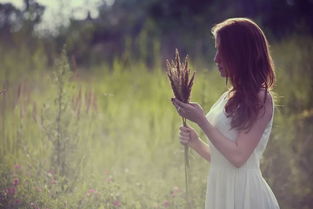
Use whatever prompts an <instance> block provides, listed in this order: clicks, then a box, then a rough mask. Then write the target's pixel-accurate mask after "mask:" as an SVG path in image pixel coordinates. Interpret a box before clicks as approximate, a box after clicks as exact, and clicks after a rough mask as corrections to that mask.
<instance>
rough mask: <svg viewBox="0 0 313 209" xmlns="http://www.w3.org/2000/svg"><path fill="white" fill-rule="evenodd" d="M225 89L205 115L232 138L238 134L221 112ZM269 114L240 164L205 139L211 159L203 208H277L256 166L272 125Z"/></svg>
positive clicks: (224, 100)
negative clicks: (244, 159)
mask: <svg viewBox="0 0 313 209" xmlns="http://www.w3.org/2000/svg"><path fill="white" fill-rule="evenodd" d="M226 102H227V92H225V93H224V94H223V95H222V96H221V97H220V98H219V99H218V101H217V102H216V103H215V104H214V105H213V106H212V107H211V109H210V111H209V112H208V113H207V115H206V117H207V119H208V121H209V122H210V123H211V124H212V125H213V126H214V127H216V128H217V129H218V130H219V131H221V133H223V134H224V136H226V137H227V138H228V139H229V140H232V141H234V140H235V139H236V137H237V135H238V132H237V131H236V130H233V129H232V130H230V127H231V126H230V121H231V119H230V118H227V117H226V115H225V110H224V107H225V104H226ZM273 116H274V104H273V115H272V118H271V120H270V121H269V123H268V125H267V126H266V128H265V130H264V133H263V135H262V138H261V139H260V141H259V143H258V145H257V146H256V148H255V150H254V151H253V152H252V154H251V156H250V157H249V159H248V160H247V161H246V163H245V164H244V165H243V166H241V167H240V168H236V167H235V166H233V165H232V164H231V163H230V162H229V161H228V160H227V159H226V158H225V157H224V155H223V154H222V153H221V152H219V150H217V149H216V147H214V145H213V144H212V143H211V142H210V140H209V145H210V152H211V163H210V169H209V175H208V185H207V193H206V201H205V209H279V205H278V203H277V200H276V198H275V196H274V194H273V192H272V190H271V188H270V187H269V186H268V184H267V183H266V181H265V180H264V178H263V176H262V173H261V170H260V159H261V158H262V154H263V152H264V150H265V148H266V144H267V142H268V139H269V135H270V133H271V129H272V123H273Z"/></svg>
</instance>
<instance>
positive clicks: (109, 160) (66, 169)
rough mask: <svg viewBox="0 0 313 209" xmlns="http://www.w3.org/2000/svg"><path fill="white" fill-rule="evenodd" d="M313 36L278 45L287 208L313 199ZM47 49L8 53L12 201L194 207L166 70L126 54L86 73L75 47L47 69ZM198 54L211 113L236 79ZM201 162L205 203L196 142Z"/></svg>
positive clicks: (199, 88)
mask: <svg viewBox="0 0 313 209" xmlns="http://www.w3.org/2000/svg"><path fill="white" fill-rule="evenodd" d="M312 46H313V40H312V38H311V37H291V38H289V39H285V40H284V41H283V42H279V43H275V44H273V45H272V48H271V50H272V53H273V55H274V61H275V63H276V69H277V70H276V73H277V85H276V87H275V89H274V91H275V92H276V93H277V95H278V96H277V99H278V101H277V102H276V104H277V105H278V106H277V107H276V111H275V122H274V126H273V132H272V135H271V139H270V141H269V144H268V148H267V150H266V153H265V155H264V159H263V162H262V170H263V174H264V176H265V177H266V179H267V181H268V183H269V185H270V186H271V188H272V189H273V190H274V193H275V195H276V196H277V198H278V201H279V203H280V206H281V208H285V209H291V208H312V188H313V185H312V183H311V181H310V178H311V176H312V175H313V173H312V168H311V166H310V165H311V164H312V160H313V159H312V157H313V155H312V152H311V148H312V146H313V145H312V140H311V139H312V133H311V127H312V125H311V124H312V116H313V113H312V109H313V106H312V100H311V92H312V72H313V71H312V61H311V58H310V56H311V53H312V51H313V49H312ZM35 54H36V56H29V54H27V50H21V51H19V52H16V53H13V52H8V53H7V54H4V61H3V62H2V63H0V64H1V65H0V73H1V83H0V84H1V88H6V89H7V92H6V94H1V97H0V111H1V119H0V127H1V133H0V134H1V135H0V137H1V141H0V145H1V146H0V157H1V158H0V208H12V209H13V208H14V209H15V208H19V209H21V208H38V207H39V208H50V209H59V208H75V209H76V208H82V209H85V208H95V209H98V208H105V209H107V208H109V209H116V208H126V209H127V208H129V209H134V208H137V209H139V208H142V209H146V208H149V209H150V208H155V209H157V208H158V209H161V208H162V209H163V208H173V209H174V208H182V207H183V206H184V197H185V193H184V155H183V154H184V153H183V147H182V146H181V145H180V144H179V141H178V128H179V126H180V125H181V119H180V118H179V117H178V116H177V114H176V112H175V110H174V108H173V107H172V104H171V102H170V98H171V97H172V93H171V89H170V86H169V83H168V81H167V78H166V74H165V72H164V71H163V70H162V69H161V68H151V67H150V68H148V67H147V66H146V65H145V64H144V63H141V62H137V63H135V62H134V61H132V62H128V63H125V60H119V59H115V60H114V62H113V65H112V67H110V65H108V64H103V65H101V66H94V67H93V68H92V69H88V70H89V71H88V73H86V72H87V71H86V70H85V71H84V70H82V69H80V68H79V67H77V66H76V67H75V65H74V64H72V63H71V67H69V65H68V61H67V58H66V56H65V55H64V54H63V55H62V56H60V57H59V58H57V60H58V61H57V62H56V66H55V68H47V67H45V64H44V63H45V62H44V61H43V60H42V59H41V56H42V53H40V48H39V49H38V51H37V52H36V53H35ZM31 55H32V54H31ZM16 57H19V60H18V61H17V59H16ZM24 59H25V60H24ZM154 59H155V60H160V57H155V58H154ZM191 61H193V59H191ZM191 64H192V65H191V68H192V69H193V70H196V71H197V78H196V81H195V83H194V87H193V93H192V100H193V101H197V102H199V103H201V105H202V106H203V107H204V109H205V110H206V111H208V110H209V108H210V106H211V105H212V104H213V102H214V101H216V99H217V98H218V96H219V95H220V94H221V93H222V92H223V91H225V89H226V86H225V81H224V80H223V79H222V78H220V76H219V74H218V71H217V70H216V68H215V67H212V66H210V67H209V68H210V70H207V69H195V68H194V66H196V65H197V64H198V63H191ZM71 70H72V71H71ZM30 72H31V73H30ZM195 128H196V127H195ZM198 131H199V130H198ZM199 133H200V135H201V138H202V139H204V140H205V136H204V135H203V133H202V132H200V131H199ZM190 161H191V162H190V165H191V173H192V176H191V179H192V185H191V188H190V191H191V193H192V194H191V195H192V200H193V205H194V208H195V209H198V208H199V209H200V208H203V207H204V199H205V191H206V180H207V178H206V177H207V171H208V169H209V164H208V163H207V162H205V161H204V160H203V159H202V158H200V157H199V156H198V155H197V154H196V153H194V152H191V158H190Z"/></svg>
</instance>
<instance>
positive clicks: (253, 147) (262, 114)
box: [172, 18, 279, 209]
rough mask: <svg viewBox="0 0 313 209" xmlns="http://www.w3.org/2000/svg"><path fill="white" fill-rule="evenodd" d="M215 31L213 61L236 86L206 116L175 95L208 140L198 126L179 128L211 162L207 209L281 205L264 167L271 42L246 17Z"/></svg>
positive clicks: (270, 103)
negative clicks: (261, 162)
mask: <svg viewBox="0 0 313 209" xmlns="http://www.w3.org/2000/svg"><path fill="white" fill-rule="evenodd" d="M212 33H213V35H214V38H215V47H216V55H215V58H214V61H215V63H216V64H217V67H218V70H219V71H220V75H221V76H222V77H225V78H226V83H227V82H228V80H229V81H230V83H231V86H232V87H231V89H230V90H229V91H227V92H225V93H224V94H222V95H221V97H220V98H219V99H218V101H217V102H216V103H215V104H214V105H213V106H212V107H211V109H210V111H209V112H208V113H207V115H205V114H204V111H203V109H202V107H201V106H200V105H198V104H196V103H188V104H186V103H182V102H180V101H178V100H177V99H172V101H173V104H174V105H175V107H176V108H177V111H178V113H179V114H180V115H181V116H182V117H185V118H187V119H188V120H191V121H193V122H195V123H196V124H197V125H198V126H199V127H200V128H201V129H202V130H203V131H204V133H205V134H206V136H207V137H208V139H209V143H208V144H206V143H204V142H203V141H202V140H201V139H200V138H199V137H198V134H197V133H196V131H195V130H194V129H192V128H190V127H181V128H180V142H181V143H182V144H187V145H188V146H190V147H191V148H193V149H194V150H195V151H196V152H198V153H199V154H200V156H202V157H203V158H204V159H206V160H208V161H210V162H211V163H210V171H209V176H208V185H207V194H206V203H205V208H206V209H277V208H279V205H278V203H277V200H276V198H275V196H274V194H273V192H272V191H271V189H270V187H269V186H268V184H267V183H266V181H265V180H264V178H263V177H262V174H261V170H260V158H261V157H262V154H263V151H264V150H265V147H266V145H267V141H268V139H269V135H270V132H271V128H272V123H273V116H274V103H273V99H272V95H271V94H270V92H269V90H270V88H271V87H272V86H273V84H274V80H275V73H274V67H273V63H272V59H271V56H270V54H269V48H268V43H267V40H266V38H265V36H264V34H263V32H262V30H261V29H260V28H259V27H258V25H257V24H256V23H254V22H253V21H251V20H250V19H247V18H231V19H227V20H225V21H224V22H222V23H219V24H217V25H216V26H214V27H213V28H212Z"/></svg>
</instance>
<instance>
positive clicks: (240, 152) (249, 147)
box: [175, 95, 273, 168]
mask: <svg viewBox="0 0 313 209" xmlns="http://www.w3.org/2000/svg"><path fill="white" fill-rule="evenodd" d="M267 98H268V99H267V101H266V102H265V105H264V107H263V109H261V110H260V111H259V112H260V113H259V115H258V118H257V120H256V121H255V122H254V124H253V125H252V127H251V129H250V130H249V131H248V132H246V131H240V132H239V133H238V136H237V138H236V140H235V141H231V140H229V139H227V138H226V137H225V136H224V135H223V134H222V133H221V132H220V131H219V130H218V129H217V128H215V127H213V126H212V124H210V122H209V121H208V120H207V119H206V117H205V116H204V115H201V110H202V108H199V107H196V105H195V104H193V105H191V104H185V103H182V102H179V101H175V102H177V103H176V105H177V104H178V105H179V108H178V109H179V111H178V112H179V114H180V115H182V116H183V117H186V118H187V119H191V120H192V121H194V122H196V123H197V124H198V125H199V126H200V128H201V129H202V130H203V131H204V133H205V134H206V135H207V137H208V138H209V140H210V141H211V142H212V144H213V145H214V146H215V147H216V148H217V149H218V150H219V151H220V152H221V153H222V154H223V155H224V156H225V157H226V158H227V159H228V160H229V161H230V162H231V163H232V164H233V165H234V166H236V167H237V168H239V167H241V166H242V165H243V164H244V163H245V162H246V161H247V160H248V158H249V157H250V155H251V153H252V152H253V150H254V149H255V147H256V146H257V144H258V142H259V141H260V139H261V137H262V134H263V132H264V130H265V128H266V125H267V124H268V122H269V120H270V119H271V117H272V114H273V111H272V110H273V106H272V105H273V103H272V98H271V96H270V95H269V96H268V97H267ZM264 111H265V112H264Z"/></svg>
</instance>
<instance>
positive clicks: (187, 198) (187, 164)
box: [182, 117, 192, 209]
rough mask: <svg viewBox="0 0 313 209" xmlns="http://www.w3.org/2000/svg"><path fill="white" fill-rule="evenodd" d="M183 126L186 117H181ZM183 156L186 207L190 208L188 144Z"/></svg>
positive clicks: (185, 124) (185, 123)
mask: <svg viewBox="0 0 313 209" xmlns="http://www.w3.org/2000/svg"><path fill="white" fill-rule="evenodd" d="M182 119H183V125H184V127H186V126H187V121H186V118H183V117H182ZM184 148H185V149H184V151H185V152H184V156H185V186H186V209H191V208H192V207H191V201H190V196H189V182H190V164H189V146H188V145H187V144H185V145H184Z"/></svg>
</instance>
